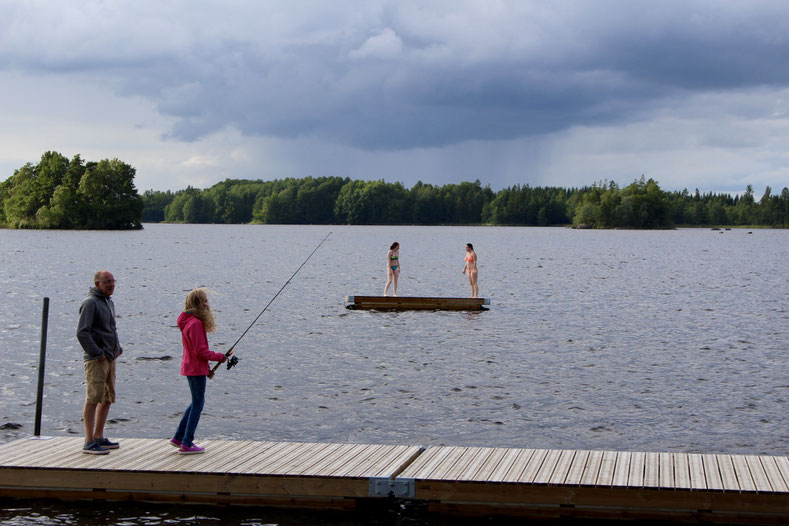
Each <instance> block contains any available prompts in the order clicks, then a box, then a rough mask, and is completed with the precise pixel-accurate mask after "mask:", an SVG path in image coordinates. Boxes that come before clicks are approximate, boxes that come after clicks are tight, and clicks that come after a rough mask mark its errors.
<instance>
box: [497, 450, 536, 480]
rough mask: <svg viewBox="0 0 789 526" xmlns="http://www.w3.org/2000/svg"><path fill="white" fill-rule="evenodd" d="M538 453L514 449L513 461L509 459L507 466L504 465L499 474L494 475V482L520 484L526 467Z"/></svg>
mask: <svg viewBox="0 0 789 526" xmlns="http://www.w3.org/2000/svg"><path fill="white" fill-rule="evenodd" d="M536 452H537V450H536V449H513V450H512V453H513V454H514V455H513V456H512V458H511V459H509V461H508V463H507V464H506V465H504V464H502V466H501V467H502V469H503V468H505V467H506V469H503V471H501V472H500V473H499V470H497V473H496V474H494V477H491V480H492V481H496V480H498V481H501V482H518V481H519V478H520V475H521V473H522V472H523V470H524V469H525V468H526V465H527V464H528V463H529V461H530V460H531V457H532V456H533V455H534V454H535V453H536Z"/></svg>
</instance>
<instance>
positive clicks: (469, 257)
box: [466, 254, 474, 261]
mask: <svg viewBox="0 0 789 526" xmlns="http://www.w3.org/2000/svg"><path fill="white" fill-rule="evenodd" d="M466 261H474V256H472V255H471V254H469V255H468V256H466Z"/></svg>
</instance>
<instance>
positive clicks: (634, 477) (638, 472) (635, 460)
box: [627, 451, 646, 488]
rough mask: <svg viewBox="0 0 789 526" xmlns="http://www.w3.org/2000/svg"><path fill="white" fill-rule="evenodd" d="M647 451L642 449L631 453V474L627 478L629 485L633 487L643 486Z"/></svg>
mask: <svg viewBox="0 0 789 526" xmlns="http://www.w3.org/2000/svg"><path fill="white" fill-rule="evenodd" d="M645 460H646V453H644V452H641V451H634V452H633V454H632V455H630V476H629V477H628V480H627V485H628V486H629V487H631V488H643V487H644V477H645V469H646V468H645V465H644V462H645Z"/></svg>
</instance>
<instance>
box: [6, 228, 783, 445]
mask: <svg viewBox="0 0 789 526" xmlns="http://www.w3.org/2000/svg"><path fill="white" fill-rule="evenodd" d="M330 229H331V230H333V234H332V235H331V236H330V237H329V239H328V240H327V241H326V243H324V245H323V246H322V247H321V248H320V250H319V251H318V252H316V253H315V255H314V256H313V257H312V259H311V260H310V261H309V263H308V264H307V265H306V266H305V267H304V268H303V269H302V270H301V271H300V272H299V274H298V275H297V276H296V277H295V278H294V279H293V280H292V282H291V283H290V284H289V285H288V286H287V287H286V288H285V290H284V291H283V292H282V294H281V295H280V296H279V297H278V298H277V300H276V301H275V302H274V303H273V304H272V305H271V307H270V308H269V309H268V311H266V312H265V313H264V314H263V315H262V316H261V318H260V320H259V321H258V323H257V324H256V325H255V326H253V327H252V329H251V330H250V331H249V332H248V333H247V335H246V336H245V337H244V338H243V339H242V341H241V343H240V344H239V345H238V347H237V348H236V354H237V356H238V357H239V358H241V361H240V363H239V365H238V366H237V367H236V368H234V369H232V370H230V371H227V370H225V369H224V368H221V369H220V370H219V372H218V373H217V377H216V378H215V379H214V380H213V381H212V382H210V383H209V387H208V395H207V402H206V409H205V413H204V416H203V419H202V420H201V422H200V427H199V429H198V439H199V438H200V437H204V438H209V437H210V438H232V439H255V440H295V441H332V442H362V443H370V442H372V443H400V444H418V445H428V444H430V445H433V444H452V445H484V446H511V447H537V448H561V449H565V448H566V449H618V450H642V451H643V450H646V451H686V452H725V453H747V454H785V452H786V451H787V449H788V447H787V446H789V435H787V432H786V430H787V429H789V425H788V424H789V417H788V416H787V414H786V411H785V407H786V402H787V397H789V378H787V374H786V371H787V358H786V342H787V341H789V323H787V318H788V315H787V312H786V298H787V293H788V292H789V278H787V274H786V272H785V262H786V261H787V256H789V232H787V231H772V230H758V231H754V233H753V234H752V235H749V234H748V233H747V232H746V231H742V230H734V231H730V232H725V233H718V232H712V231H709V230H679V231H661V232H635V231H600V232H598V231H575V230H568V229H547V228H546V229H542V228H485V227H478V228H471V227H331V228H330V227H319V226H303V227H296V226H248V225H247V226H229V225H146V228H145V229H144V230H142V231H138V232H46V231H44V232H36V231H6V230H0V243H2V247H3V249H2V251H0V298H1V301H2V303H1V304H0V349H2V352H3V382H2V384H0V393H2V397H0V426H2V425H3V424H7V423H18V424H21V425H22V426H23V427H22V428H21V429H13V428H5V429H0V437H1V438H0V440H3V441H8V440H12V439H15V438H19V437H23V436H27V435H29V434H31V433H32V429H33V418H34V414H35V382H36V378H37V362H38V348H39V335H40V322H41V301H42V298H43V297H44V296H48V297H50V298H51V304H50V319H49V335H48V339H49V341H48V354H47V359H48V362H47V369H46V372H47V375H46V376H47V380H46V381H47V385H46V389H45V395H46V398H45V402H44V422H43V426H42V429H43V433H44V434H54V435H62V434H81V433H82V424H81V421H80V416H81V415H80V414H81V407H82V401H83V397H84V386H83V385H82V382H83V380H82V376H83V373H82V362H81V351H80V348H79V345H78V343H77V341H76V338H75V336H74V332H75V329H76V319H77V310H78V308H79V304H80V303H81V301H82V298H83V296H84V294H85V292H86V291H87V288H88V286H89V285H90V284H91V283H90V282H91V278H92V274H93V272H94V271H95V270H98V269H100V268H107V269H110V270H111V271H112V272H113V273H114V274H115V277H116V278H117V279H118V285H117V287H116V292H115V296H114V300H115V304H116V309H117V313H118V326H119V332H120V335H121V341H122V344H123V347H124V349H125V353H124V355H123V356H122V358H121V361H120V363H119V369H118V372H119V379H118V393H119V398H118V403H117V404H115V406H113V408H112V411H111V413H110V418H111V420H110V422H109V425H108V434H109V435H110V436H111V437H144V438H155V437H161V438H168V437H169V436H171V434H172V432H173V430H174V427H175V426H176V425H177V423H178V419H179V418H180V415H181V414H182V411H183V409H184V407H185V406H186V405H187V404H188V389H187V386H186V382H185V381H184V380H183V379H182V378H181V377H180V376H179V374H178V372H179V364H180V354H181V349H180V336H179V333H178V330H177V328H176V325H175V322H176V318H177V315H178V313H179V310H180V309H181V308H182V305H183V299H184V297H185V295H186V292H187V291H188V290H190V289H191V288H193V287H195V286H207V287H209V288H210V289H211V290H213V293H212V295H211V303H212V306H213V308H214V309H215V311H216V318H217V322H218V324H219V330H218V332H217V333H216V334H214V335H212V336H210V337H209V340H210V342H211V343H212V346H213V347H214V348H215V350H219V351H222V350H226V349H227V348H229V346H230V345H232V344H233V342H235V341H236V339H237V338H238V337H239V336H240V334H241V333H242V332H243V331H244V330H245V329H246V328H247V327H248V326H249V324H250V323H251V322H252V320H254V318H255V316H257V314H258V313H259V312H260V311H261V309H262V308H263V307H264V306H265V305H266V303H268V301H269V300H270V299H271V298H272V297H273V296H274V294H276V293H277V291H279V289H280V288H281V287H282V285H283V284H284V283H285V282H286V281H287V280H288V278H289V277H290V276H291V274H292V273H293V272H294V271H295V270H296V269H297V268H298V267H299V265H300V264H301V263H302V262H303V261H304V259H305V258H306V257H307V255H309V253H310V252H311V251H312V250H313V249H314V248H315V246H316V245H317V244H318V243H319V242H320V240H321V239H322V238H323V237H324V236H325V235H326V234H327V233H328V231H329V230H330ZM393 241H399V242H400V244H401V253H400V256H401V267H402V274H401V278H400V284H399V287H398V292H399V293H400V294H401V295H425V296H432V295H436V296H466V295H468V282H467V280H466V278H465V276H463V275H462V274H461V271H462V269H463V257H464V255H465V253H464V246H465V244H466V243H467V242H471V243H473V244H474V247H475V248H476V249H477V252H478V255H479V266H480V278H479V279H480V292H481V295H482V296H485V297H489V298H491V301H492V305H491V310H490V311H487V312H482V313H463V312H460V313H457V312H400V313H379V312H365V311H348V310H346V309H345V308H344V306H343V298H344V296H346V295H351V294H381V293H382V292H383V286H384V283H385V279H386V275H385V271H384V267H385V263H386V261H385V256H386V252H387V249H388V247H389V245H390V244H391V243H392V242H393Z"/></svg>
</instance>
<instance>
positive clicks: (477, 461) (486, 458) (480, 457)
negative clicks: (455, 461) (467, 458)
mask: <svg viewBox="0 0 789 526" xmlns="http://www.w3.org/2000/svg"><path fill="white" fill-rule="evenodd" d="M496 451H497V449H496V448H492V447H483V448H480V451H479V453H478V454H477V455H476V457H475V458H474V460H473V461H472V462H470V463H469V464H468V465H467V466H466V467H465V469H463V471H462V472H461V473H458V475H457V480H469V481H471V480H474V481H481V480H485V479H484V478H480V476H479V473H480V471H482V470H483V469H484V467H485V466H486V465H487V464H488V463H489V462H490V458H491V456H492V455H494V454H495V453H496Z"/></svg>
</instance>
